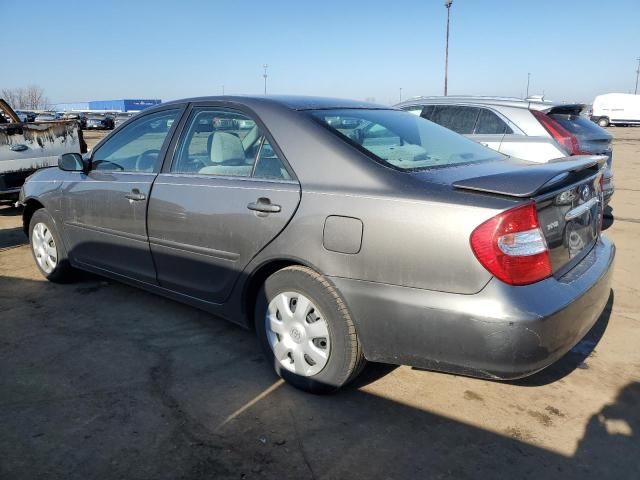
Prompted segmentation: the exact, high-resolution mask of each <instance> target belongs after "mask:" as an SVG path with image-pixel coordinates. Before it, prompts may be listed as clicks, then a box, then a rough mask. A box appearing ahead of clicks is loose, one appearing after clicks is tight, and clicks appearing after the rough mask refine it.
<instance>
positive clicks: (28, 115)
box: [16, 110, 37, 122]
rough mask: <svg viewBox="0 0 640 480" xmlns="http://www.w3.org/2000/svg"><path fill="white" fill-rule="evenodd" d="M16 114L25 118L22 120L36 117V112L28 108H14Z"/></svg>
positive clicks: (31, 120) (26, 120) (33, 119)
mask: <svg viewBox="0 0 640 480" xmlns="http://www.w3.org/2000/svg"><path fill="white" fill-rule="evenodd" d="M16 114H17V115H18V117H20V118H23V117H24V118H25V120H23V121H24V122H33V121H35V119H36V116H37V114H36V113H35V112H31V111H29V110H16Z"/></svg>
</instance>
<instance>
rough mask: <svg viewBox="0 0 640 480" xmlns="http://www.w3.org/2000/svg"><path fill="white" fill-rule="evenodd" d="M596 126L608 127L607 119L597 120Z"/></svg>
mask: <svg viewBox="0 0 640 480" xmlns="http://www.w3.org/2000/svg"><path fill="white" fill-rule="evenodd" d="M598 125H600V126H601V127H603V128H604V127H608V126H609V119H608V118H607V117H602V118H601V119H599V120H598Z"/></svg>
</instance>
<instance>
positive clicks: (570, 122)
mask: <svg viewBox="0 0 640 480" xmlns="http://www.w3.org/2000/svg"><path fill="white" fill-rule="evenodd" d="M549 117H551V118H553V119H554V120H555V121H556V122H558V123H559V124H560V125H562V126H563V127H564V128H565V129H566V130H568V131H569V132H570V133H573V134H574V135H577V136H579V137H596V136H597V137H602V136H603V134H604V136H608V135H609V133H608V132H607V131H606V130H604V129H602V128H600V127H599V126H598V125H596V124H595V123H593V122H592V121H591V120H589V119H587V118H585V117H583V116H582V115H569V114H562V113H552V114H551V115H549Z"/></svg>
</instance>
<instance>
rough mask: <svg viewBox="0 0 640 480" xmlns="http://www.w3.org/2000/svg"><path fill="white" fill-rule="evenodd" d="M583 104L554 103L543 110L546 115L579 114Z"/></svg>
mask: <svg viewBox="0 0 640 480" xmlns="http://www.w3.org/2000/svg"><path fill="white" fill-rule="evenodd" d="M584 107H585V105H584V104H583V103H573V104H566V105H556V106H554V107H551V108H550V109H549V110H545V111H544V112H545V113H546V114H547V115H553V114H559V115H580V112H582V110H584Z"/></svg>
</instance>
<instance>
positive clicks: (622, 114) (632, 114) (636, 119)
mask: <svg viewBox="0 0 640 480" xmlns="http://www.w3.org/2000/svg"><path fill="white" fill-rule="evenodd" d="M591 120H593V121H594V122H596V123H597V124H598V125H600V126H601V127H607V126H609V125H617V126H627V125H640V95H632V94H630V93H606V94H604V95H598V96H597V97H596V98H595V99H594V100H593V113H592V116H591Z"/></svg>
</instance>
